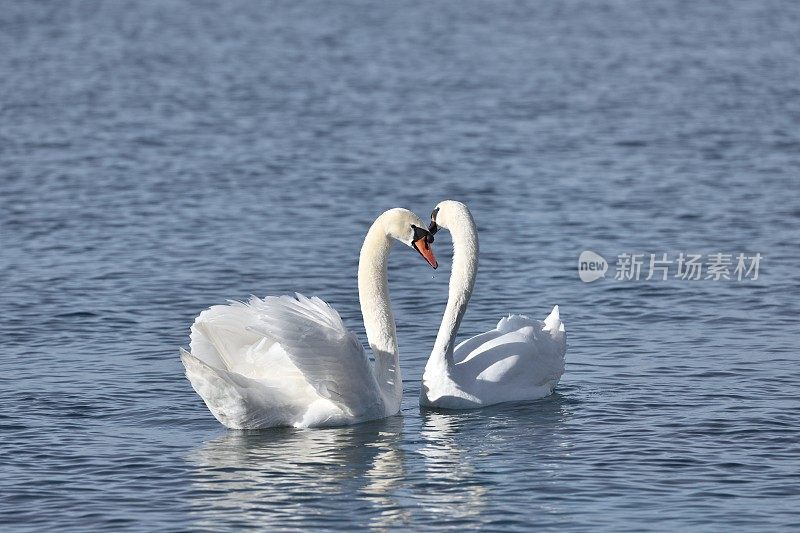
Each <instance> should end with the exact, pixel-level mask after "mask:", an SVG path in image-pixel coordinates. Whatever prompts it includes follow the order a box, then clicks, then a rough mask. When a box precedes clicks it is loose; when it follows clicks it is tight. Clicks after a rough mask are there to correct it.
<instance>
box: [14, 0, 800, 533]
mask: <svg viewBox="0 0 800 533" xmlns="http://www.w3.org/2000/svg"><path fill="white" fill-rule="evenodd" d="M799 29H800V4H798V3H796V2H789V1H785V2H784V1H772V0H767V1H762V2H735V1H719V2H694V1H653V2H649V1H648V2H634V1H627V0H599V1H588V0H587V1H583V0H564V1H543V2H474V1H468V2H447V3H446V2H422V1H419V2H416V1H414V2H411V1H402V2H375V3H367V2H337V3H333V2H326V3H323V2H256V1H252V2H248V1H238V0H237V1H227V2H213V1H197V2H189V1H178V0H170V1H166V2H164V1H157V0H149V1H148V0H146V1H140V2H81V1H58V2H56V1H53V2H46V1H9V2H4V3H3V5H2V9H0V50H2V53H0V224H1V225H2V238H1V239H0V295H2V297H0V317H1V318H0V338H2V344H1V345H0V346H2V348H0V354H1V355H0V479H1V480H2V483H0V485H1V486H2V488H0V529H3V530H4V531H34V530H36V531H56V530H57V531H87V530H95V529H105V530H111V531H121V530H137V531H173V530H174V531H179V530H180V531H183V530H191V531H223V530H229V531H230V530H243V529H259V530H266V529H294V528H297V529H304V530H311V529H336V528H346V529H362V528H372V529H378V530H382V529H392V528H412V529H416V530H419V529H430V530H442V529H445V528H447V529H463V528H467V527H470V528H471V527H482V528H484V529H487V530H501V529H502V530H530V529H533V528H535V529H538V530H570V531H598V530H608V531H619V530H631V529H633V530H660V531H666V530H681V531H686V530H714V531H721V530H741V531H753V530H769V531H777V530H782V529H783V530H793V529H794V530H796V528H798V527H800V360H799V359H798V353H797V346H798V340H800V339H799V338H798V326H799V325H800V324H798V316H800V304H799V303H798V296H800V290H798V289H800V287H799V286H798V281H797V265H798V261H800V257H799V256H798V253H797V250H798V235H800V232H798V225H800V187H799V186H798V185H800V61H798V58H800V31H798V30H799ZM446 198H453V199H458V200H461V201H463V202H465V203H467V204H468V205H469V206H470V208H471V209H472V211H473V214H474V216H475V218H476V220H477V223H478V225H479V236H480V243H481V270H480V273H479V277H478V281H477V285H476V289H475V293H474V297H473V299H472V302H471V304H470V307H469V311H468V313H467V315H466V318H465V320H464V323H463V325H462V335H464V336H466V335H474V334H476V333H480V332H483V331H486V330H487V329H489V328H491V327H493V326H494V325H495V324H496V322H497V320H498V319H499V318H500V317H501V316H503V315H504V314H505V313H509V312H521V313H526V314H530V315H532V316H535V317H538V318H544V316H546V314H547V313H549V311H550V309H551V308H552V306H553V305H555V304H559V305H560V306H561V314H562V318H563V319H564V321H565V323H566V327H567V332H568V340H569V349H568V352H567V367H566V374H565V375H564V377H563V379H562V381H561V384H560V385H559V387H558V389H557V393H556V394H554V395H553V396H552V397H550V398H547V399H544V400H540V401H536V402H532V403H528V404H518V405H503V406H496V407H492V408H488V409H485V410H482V411H474V412H460V413H448V412H437V411H421V410H420V409H419V407H418V403H417V398H418V393H419V380H420V377H421V374H422V369H423V367H424V363H425V360H426V358H427V356H428V354H429V352H430V348H431V346H432V344H433V339H434V336H435V333H436V330H437V327H438V321H439V318H440V316H441V312H442V310H443V307H444V301H445V298H446V295H447V288H446V285H447V279H448V276H449V263H450V261H449V255H450V240H449V237H448V236H446V235H445V234H441V236H438V235H437V241H436V247H437V248H436V250H437V253H438V255H439V257H440V260H441V263H442V267H441V268H440V269H439V270H437V271H435V272H434V271H432V270H431V269H430V268H429V267H427V266H426V265H425V264H424V262H423V261H421V260H420V258H419V257H418V256H417V255H416V254H415V253H413V252H410V251H408V250H406V249H403V248H401V247H397V249H396V250H395V251H394V252H393V254H392V257H391V261H390V262H391V267H390V278H391V279H390V284H391V291H392V301H393V305H394V308H395V310H396V315H397V321H398V333H399V338H400V345H401V362H402V369H403V372H404V385H405V397H404V400H403V408H402V413H401V415H400V416H396V417H392V418H389V419H386V420H382V421H378V422H373V423H368V424H363V425H359V426H354V427H347V428H340V429H326V430H295V429H278V430H265V431H257V432H236V431H228V430H226V429H225V428H224V427H222V426H221V425H220V424H219V423H218V422H217V421H216V420H215V419H214V418H213V417H212V415H211V414H210V413H209V412H208V410H207V409H206V407H205V406H204V404H203V402H202V401H201V400H200V398H199V397H198V396H197V395H196V394H195V393H194V391H193V390H192V388H191V386H190V385H189V383H188V381H187V380H186V379H185V378H184V377H183V368H182V366H181V363H180V360H179V358H178V347H179V346H187V345H188V333H189V325H190V324H191V322H192V320H193V318H194V317H195V316H196V315H197V314H198V313H199V312H200V311H201V310H202V309H204V308H206V307H208V306H210V305H213V304H218V303H224V302H225V301H226V300H227V299H245V298H247V297H248V296H249V295H250V294H256V295H259V296H265V295H270V294H284V293H291V292H293V291H301V292H303V293H305V294H308V295H317V296H320V297H322V298H324V299H325V300H326V301H328V302H330V303H331V304H332V305H333V306H334V307H335V308H336V309H337V310H338V311H339V312H340V313H341V315H342V317H343V319H344V321H345V323H346V324H347V325H348V326H349V327H351V328H352V329H354V330H355V331H357V332H358V334H359V336H360V338H361V339H364V338H365V337H364V334H363V326H362V325H361V316H360V311H359V305H358V299H357V288H356V278H355V274H356V267H357V258H358V250H359V248H360V245H361V241H362V239H363V236H364V234H365V232H366V229H367V228H368V226H369V224H370V223H371V221H372V220H373V219H374V217H376V216H377V215H378V214H379V213H380V212H382V211H383V210H385V209H388V208H390V207H395V206H405V207H408V208H410V209H413V210H415V211H416V212H417V213H419V214H420V215H421V216H423V217H426V216H427V215H428V213H430V210H431V209H432V208H433V207H434V206H435V204H436V203H437V202H439V201H440V200H443V199H446ZM584 250H593V251H595V252H597V253H599V254H601V255H602V256H603V257H605V258H606V259H607V260H608V262H609V271H608V272H607V274H606V278H605V279H600V280H597V281H595V282H593V283H584V282H582V281H581V280H580V279H579V277H578V270H577V259H578V256H579V254H580V253H581V252H582V251H584ZM681 252H683V253H698V254H703V255H704V256H705V255H708V254H715V253H725V254H739V253H744V254H746V255H747V256H752V255H755V254H756V253H760V254H762V256H763V259H762V261H761V264H760V269H759V275H758V279H755V280H754V279H752V277H753V276H751V277H750V278H747V279H743V280H742V281H738V280H736V279H732V280H727V281H726V280H724V279H722V280H718V281H715V280H713V279H709V280H706V279H700V280H695V281H692V280H682V279H680V278H677V279H676V278H675V277H674V275H673V274H674V272H675V271H674V267H673V270H672V271H671V272H670V279H669V280H667V281H662V280H660V279H658V278H656V279H652V280H650V281H645V280H644V279H643V278H644V277H646V276H645V275H643V276H642V279H640V280H639V281H636V280H631V281H618V280H615V279H614V273H615V263H616V260H617V256H618V255H619V254H623V253H642V254H650V253H655V254H659V256H660V254H662V253H667V254H669V256H670V257H671V258H673V259H674V258H675V257H677V255H678V254H679V253H681ZM647 257H649V256H647ZM645 266H647V265H645Z"/></svg>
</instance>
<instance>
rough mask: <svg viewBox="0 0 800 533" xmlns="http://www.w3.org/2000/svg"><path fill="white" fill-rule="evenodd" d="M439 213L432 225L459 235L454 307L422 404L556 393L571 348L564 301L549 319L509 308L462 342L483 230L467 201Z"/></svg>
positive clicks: (477, 403)
mask: <svg viewBox="0 0 800 533" xmlns="http://www.w3.org/2000/svg"><path fill="white" fill-rule="evenodd" d="M432 218H433V222H432V223H431V228H430V229H431V232H432V233H435V231H436V230H437V229H438V228H439V227H442V228H445V229H448V230H449V231H450V233H451V235H452V237H453V264H452V273H451V275H450V288H449V297H448V302H447V307H446V308H445V313H444V317H443V318H442V324H441V326H440V328H439V333H438V335H437V337H436V342H435V344H434V347H433V350H432V352H431V356H430V358H429V359H428V362H427V364H426V365H425V372H424V374H423V377H422V387H421V390H420V405H422V406H425V407H437V408H444V409H475V408H479V407H485V406H487V405H493V404H496V403H501V402H512V401H523V400H534V399H537V398H542V397H544V396H547V395H549V394H550V393H552V392H553V389H554V388H555V386H556V385H557V384H558V381H559V380H560V379H561V375H562V374H563V373H564V354H565V353H566V348H567V339H566V331H565V329H564V324H563V323H562V322H561V319H560V317H559V310H558V306H555V307H554V308H553V311H552V312H551V313H550V315H549V316H548V317H547V318H545V320H544V321H541V320H535V319H533V318H530V317H528V316H525V315H509V316H507V317H505V318H502V319H501V320H500V321H499V322H498V324H497V326H496V327H495V328H494V329H492V330H490V331H487V332H486V333H482V334H480V335H476V336H475V337H472V338H470V339H467V340H465V341H463V342H461V343H460V344H458V345H455V339H456V335H457V333H458V328H459V326H460V324H461V319H462V317H463V316H464V313H465V312H466V308H467V304H468V303H469V299H470V296H471V295H472V289H473V287H474V285H475V277H476V275H477V271H478V236H477V230H476V227H475V223H474V221H473V219H472V215H471V214H470V212H469V210H468V209H467V206H465V205H464V204H462V203H460V202H455V201H452V200H447V201H444V202H441V203H440V204H439V205H438V206H437V208H436V209H435V210H434V214H433V216H432Z"/></svg>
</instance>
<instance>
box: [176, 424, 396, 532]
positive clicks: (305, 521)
mask: <svg viewBox="0 0 800 533" xmlns="http://www.w3.org/2000/svg"><path fill="white" fill-rule="evenodd" d="M402 429H403V419H402V418H401V417H399V416H394V417H390V418H386V419H383V420H379V421H375V422H368V423H364V424H359V425H355V426H346V427H340V428H329V429H314V430H307V429H306V430H296V429H270V430H262V431H249V432H244V431H229V432H228V433H227V434H225V435H222V436H221V437H218V438H216V439H213V440H210V441H208V442H206V443H205V444H204V445H203V446H201V447H200V448H198V449H196V450H194V451H193V452H192V453H191V455H190V457H189V461H190V462H191V463H193V464H194V465H195V466H196V467H197V468H196V471H195V475H194V492H195V493H196V494H197V495H198V497H197V501H196V505H197V507H196V509H195V511H196V515H197V516H196V518H197V519H198V523H197V524H196V525H197V527H199V528H205V527H211V528H213V527H219V526H220V524H221V523H229V524H230V523H232V522H234V523H235V524H237V525H239V526H246V527H251V526H252V527H258V528H269V527H270V526H272V527H280V526H284V527H287V526H293V525H294V526H310V525H318V526H321V525H326V526H327V527H336V526H345V525H347V524H350V523H351V522H352V520H353V515H352V514H351V513H349V512H348V511H349V510H352V509H354V508H356V509H358V512H359V513H363V512H364V510H365V509H364V507H367V509H368V510H371V509H377V510H378V512H370V513H369V514H370V517H371V518H373V519H374V521H375V524H374V525H375V526H378V527H380V526H381V525H382V523H385V524H386V525H389V524H397V523H402V522H403V514H404V512H406V511H405V510H404V509H405V507H404V506H401V505H399V503H398V501H397V500H396V499H395V498H394V497H393V493H394V491H395V488H396V487H397V485H398V484H399V483H400V482H401V481H402V480H403V479H404V477H405V472H404V470H403V463H404V461H403V455H402V450H401V447H400V441H401V439H402Z"/></svg>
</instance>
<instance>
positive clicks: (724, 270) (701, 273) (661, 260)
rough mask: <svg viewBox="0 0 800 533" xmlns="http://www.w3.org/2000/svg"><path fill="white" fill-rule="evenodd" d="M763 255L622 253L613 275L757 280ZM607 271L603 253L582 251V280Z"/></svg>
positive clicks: (649, 278) (618, 278)
mask: <svg viewBox="0 0 800 533" xmlns="http://www.w3.org/2000/svg"><path fill="white" fill-rule="evenodd" d="M762 259H764V256H762V255H761V254H760V253H757V254H754V255H747V254H743V253H739V254H732V253H731V254H726V253H722V252H718V253H714V254H707V255H705V256H704V255H703V254H693V253H684V252H679V253H678V254H677V255H673V256H670V254H667V253H661V254H644V253H643V254H635V253H634V254H631V253H622V254H619V255H617V257H616V260H617V261H616V263H615V265H614V266H615V272H614V279H615V280H616V281H640V280H643V281H652V280H655V281H666V280H668V279H681V280H688V281H698V280H711V281H730V280H735V281H745V280H749V281H756V280H757V279H758V269H759V266H760V265H761V260H762ZM607 271H608V262H607V261H606V260H605V258H604V257H603V256H602V255H600V254H598V253H596V252H592V251H591V250H585V251H583V252H581V255H580V256H579V257H578V276H579V277H580V278H581V281H583V282H585V283H591V282H592V281H596V280H598V279H600V278H604V277H606V276H605V274H606V272H607ZM645 274H646V277H645Z"/></svg>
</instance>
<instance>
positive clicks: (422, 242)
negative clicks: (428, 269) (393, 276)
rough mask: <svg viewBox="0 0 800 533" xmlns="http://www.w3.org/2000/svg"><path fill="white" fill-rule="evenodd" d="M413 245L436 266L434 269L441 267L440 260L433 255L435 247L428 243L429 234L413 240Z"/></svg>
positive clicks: (431, 264) (430, 263) (426, 259)
mask: <svg viewBox="0 0 800 533" xmlns="http://www.w3.org/2000/svg"><path fill="white" fill-rule="evenodd" d="M411 246H413V247H414V249H415V250H416V251H418V252H419V255H421V256H422V257H423V258H425V261H427V262H428V264H429V265H430V266H432V267H433V268H434V270H435V269H436V268H438V267H439V262H438V261H437V260H436V257H435V256H434V255H433V248H431V245H430V244H429V243H428V236H427V235H426V236H425V237H422V238H421V239H417V240H416V241H414V242H412V243H411Z"/></svg>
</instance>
